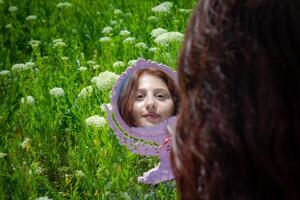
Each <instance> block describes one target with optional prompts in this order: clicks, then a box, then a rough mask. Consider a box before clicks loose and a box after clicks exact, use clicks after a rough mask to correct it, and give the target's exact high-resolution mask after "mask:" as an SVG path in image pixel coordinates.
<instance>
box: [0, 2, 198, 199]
mask: <svg viewBox="0 0 300 200" xmlns="http://www.w3.org/2000/svg"><path fill="white" fill-rule="evenodd" d="M161 3H163V2H162V1H158V0H144V1H138V0H126V1H125V0H119V1H109V0H98V1H91V0H86V1H83V0H71V1H69V2H59V1H39V0H24V1H17V0H15V1H12V0H11V1H9V0H0V17H1V20H0V29H1V33H0V57H1V59H0V102H1V103H0V199H36V198H39V197H44V199H47V197H48V198H49V199H176V196H177V195H176V188H175V183H174V182H172V181H171V182H167V183H162V184H159V185H155V186H149V185H143V184H139V183H137V177H138V176H140V175H142V173H143V172H145V171H147V170H148V169H150V168H152V167H154V166H155V165H156V164H157V163H158V159H157V158H152V157H142V156H139V155H135V154H132V153H131V152H130V151H128V150H127V148H126V147H124V146H121V145H119V143H118V140H117V139H116V138H115V136H114V134H113V131H112V130H111V129H110V128H109V127H108V125H107V123H106V121H105V120H103V118H105V115H106V114H105V111H104V110H103V109H102V106H101V105H103V104H105V103H109V101H110V91H111V87H112V84H113V83H114V81H115V79H116V78H117V77H118V75H120V74H121V73H122V72H123V71H125V70H126V68H127V67H128V66H129V65H130V63H133V62H134V60H135V59H137V58H139V57H143V58H145V59H151V60H154V61H157V62H160V63H163V64H166V65H168V66H170V67H172V68H173V69H176V63H177V56H178V53H179V50H180V45H181V42H180V41H181V40H182V33H184V30H185V27H186V24H187V20H188V18H189V16H190V14H191V9H192V8H193V6H194V5H195V0H192V1H184V0H177V1H172V3H171V4H168V3H167V4H163V5H164V6H162V7H158V8H157V7H156V8H155V6H157V5H159V4H161ZM153 8H155V9H153ZM158 28H161V29H158ZM155 29H156V30H155ZM162 29H164V30H162ZM153 30H155V31H153ZM164 32H169V33H170V32H171V33H172V32H173V36H172V34H170V35H168V34H165V33H164ZM162 34H165V36H162ZM128 38H129V39H128ZM108 72H112V73H108ZM93 116H94V118H90V117H93ZM95 116H97V117H95ZM95 118H96V119H98V120H93V119H95Z"/></svg>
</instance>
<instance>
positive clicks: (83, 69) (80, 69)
mask: <svg viewBox="0 0 300 200" xmlns="http://www.w3.org/2000/svg"><path fill="white" fill-rule="evenodd" d="M86 70H87V68H86V67H79V68H78V71H80V72H84V71H86Z"/></svg>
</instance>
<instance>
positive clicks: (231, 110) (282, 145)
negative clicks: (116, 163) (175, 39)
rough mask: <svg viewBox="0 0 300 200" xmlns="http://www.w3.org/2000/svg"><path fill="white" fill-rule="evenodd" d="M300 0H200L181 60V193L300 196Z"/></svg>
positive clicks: (177, 167)
mask: <svg viewBox="0 0 300 200" xmlns="http://www.w3.org/2000/svg"><path fill="white" fill-rule="evenodd" d="M299 51H300V1H299V0H286V1H284V0H201V1H199V2H198V4H197V6H196V8H195V10H194V13H193V15H192V17H191V19H190V23H189V26H188V28H187V31H186V34H185V40H184V46H183V48H182V51H181V55H180V59H179V64H178V77H179V83H180V85H179V89H180V91H179V92H180V94H181V99H182V101H181V102H180V105H179V113H178V118H177V129H176V135H175V139H174V141H173V151H172V152H173V163H172V164H173V170H174V174H175V177H176V182H177V186H178V191H179V193H180V197H181V199H193V200H194V199H216V200H222V199H224V200H225V199H230V200H234V199H245V200H247V199H257V200H260V199H261V200H266V199H272V200H276V199H295V200H296V199H300V60H299V59H300V52H299Z"/></svg>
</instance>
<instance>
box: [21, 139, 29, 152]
mask: <svg viewBox="0 0 300 200" xmlns="http://www.w3.org/2000/svg"><path fill="white" fill-rule="evenodd" d="M29 143H30V139H29V138H25V140H24V141H23V142H22V143H21V145H20V146H21V147H22V148H23V149H26V150H28V149H29V146H30V144H29Z"/></svg>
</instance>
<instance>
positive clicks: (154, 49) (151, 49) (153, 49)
mask: <svg viewBox="0 0 300 200" xmlns="http://www.w3.org/2000/svg"><path fill="white" fill-rule="evenodd" d="M157 50H158V49H157V48H156V47H152V48H150V49H149V51H150V52H152V53H156V52H157Z"/></svg>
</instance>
